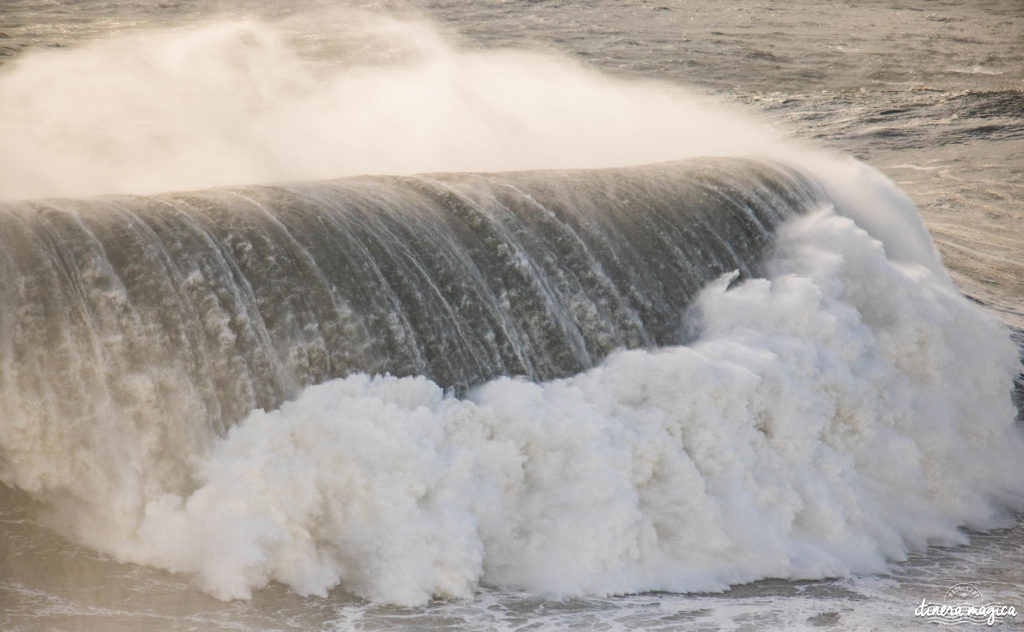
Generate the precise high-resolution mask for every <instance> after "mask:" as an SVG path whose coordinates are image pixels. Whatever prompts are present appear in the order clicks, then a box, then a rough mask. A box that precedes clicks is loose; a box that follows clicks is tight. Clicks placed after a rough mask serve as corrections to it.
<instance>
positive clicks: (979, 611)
mask: <svg viewBox="0 0 1024 632" xmlns="http://www.w3.org/2000/svg"><path fill="white" fill-rule="evenodd" d="M914 616H915V617H923V618H925V619H927V620H928V621H931V622H933V623H942V624H945V625H953V624H957V623H973V624H975V625H982V624H983V625H995V624H996V622H999V621H1002V620H1003V619H1007V618H1010V619H1015V618H1016V617H1017V608H1015V607H1014V606H1009V605H1006V604H1001V603H986V602H985V600H984V598H983V597H982V596H981V591H980V590H978V589H977V588H976V587H975V586H974V585H973V584H957V585H955V586H953V587H952V588H950V589H949V590H947V591H946V596H945V598H944V599H943V600H942V603H932V602H929V601H928V600H927V599H922V600H921V603H920V605H918V606H917V607H916V608H914Z"/></svg>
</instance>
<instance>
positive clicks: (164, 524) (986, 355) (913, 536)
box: [114, 209, 1024, 604]
mask: <svg viewBox="0 0 1024 632" xmlns="http://www.w3.org/2000/svg"><path fill="white" fill-rule="evenodd" d="M778 250H779V252H778V254H777V255H776V256H775V257H774V258H773V260H772V261H771V263H770V267H771V273H770V274H769V276H768V278H767V279H758V280H752V281H749V282H746V283H743V284H741V285H739V286H737V287H734V288H732V289H727V286H728V281H729V279H728V278H724V279H722V280H720V281H719V282H716V283H714V284H712V285H711V286H710V287H708V288H707V289H706V290H705V291H704V292H703V293H702V295H701V297H700V299H699V300H698V302H697V305H696V307H697V309H698V310H699V311H700V314H701V316H700V319H699V323H700V325H699V326H700V329H701V333H700V335H699V337H698V338H697V339H696V340H695V341H694V342H693V343H691V344H689V345H687V346H678V347H671V348H664V349H659V350H656V351H625V352H620V353H616V354H614V355H613V356H611V357H610V358H609V359H608V360H606V361H605V362H604V363H603V364H602V365H601V366H599V367H596V368H594V369H592V370H590V371H587V372H585V373H582V374H580V375H577V376H574V377H572V378H569V379H565V380H558V381H554V382H549V383H544V384H533V383H529V382H524V381H520V380H515V379H508V378H502V379H498V380H494V381H492V382H489V383H487V384H485V385H483V386H481V387H480V388H478V389H476V390H475V391H474V392H472V393H471V394H470V395H469V396H468V397H466V398H464V399H457V398H454V397H446V396H445V395H444V393H443V392H442V390H441V389H440V388H439V387H438V386H437V385H435V384H433V383H431V382H430V381H429V380H427V379H424V378H412V377H409V378H394V377H369V376H366V375H355V376H351V377H349V378H346V379H342V380H335V381H331V382H328V383H326V384H322V385H319V386H314V387H311V388H309V389H307V390H306V391H305V392H303V394H302V395H301V396H299V398H298V399H297V400H295V401H293V402H289V403H287V404H285V405H284V406H282V407H281V409H280V410H276V411H271V412H263V411H256V412H254V413H253V414H251V415H249V416H248V417H247V418H246V419H245V420H244V421H242V423H240V424H239V425H238V426H237V427H235V428H233V429H232V430H231V431H230V432H229V433H228V434H227V436H226V437H225V438H223V439H222V440H219V441H218V442H217V443H216V445H215V446H214V447H213V448H212V449H211V451H210V452H209V453H208V454H207V455H206V456H205V457H204V458H203V459H202V460H201V462H200V463H199V464H198V465H197V468H196V476H197V480H198V481H199V487H198V489H197V490H196V491H195V492H193V493H191V494H189V495H187V496H185V497H181V496H177V495H168V496H165V497H162V498H160V499H156V500H154V501H152V502H151V503H149V504H148V505H147V507H146V512H145V513H146V515H145V518H144V520H143V521H142V522H141V524H140V526H139V529H138V531H137V532H136V533H135V534H134V537H132V538H131V539H129V540H127V541H125V542H123V543H121V544H120V545H118V546H117V547H115V549H114V550H115V551H116V552H117V554H118V555H119V556H121V557H122V558H124V559H129V560H133V561H139V562H143V563H147V564H154V565H158V566H162V567H165V568H168V569H170V570H173V571H182V572H189V573H195V574H196V575H197V576H198V577H199V581H200V582H201V583H202V585H203V586H204V587H205V588H206V589H207V590H209V591H211V592H212V593H213V594H215V595H217V596H219V597H222V598H233V597H248V596H249V595H250V591H251V590H252V589H253V588H255V587H260V586H263V585H265V584H266V583H267V582H268V581H279V582H283V583H285V584H287V585H289V586H290V587H292V588H293V589H294V590H296V591H298V592H300V593H302V594H319V595H324V594H326V591H327V590H329V589H330V588H332V587H334V586H336V585H338V584H341V585H342V586H343V587H344V588H345V589H346V590H349V591H352V592H354V593H356V594H358V595H360V596H363V597H366V598H368V599H373V600H381V601H387V602H393V603H401V604H419V603H424V602H426V601H427V600H428V599H430V598H431V597H432V596H457V597H469V596H471V595H472V594H473V590H474V588H475V587H476V586H477V585H478V584H480V583H484V584H488V585H491V586H499V587H505V588H513V587H514V588H522V589H526V590H530V591H536V592H539V593H541V594H547V595H554V596H568V595H585V594H608V593H627V592H637V591H648V590H668V591H707V590H721V589H724V588H726V587H727V586H728V585H730V584H735V583H740V582H747V581H751V580H754V579H759V578H762V577H783V578H820V577H827V576H842V575H846V574H849V573H854V572H872V571H881V570H884V568H885V563H886V561H887V560H893V559H902V558H904V557H905V556H906V554H907V552H908V550H910V549H912V548H920V547H922V546H924V545H925V544H928V543H931V544H936V543H945V544H953V543H962V542H963V541H964V537H963V535H962V534H961V533H960V532H959V531H958V530H957V526H959V525H965V524H967V525H971V526H974V527H979V528H984V527H992V526H994V525H997V524H999V523H1000V520H1001V519H1005V515H1004V514H1003V512H1002V511H1001V509H1000V507H1001V506H1004V505H1005V503H1007V502H1011V501H1012V502H1019V500H1020V494H1021V493H1022V491H1024V490H1022V485H1021V481H1022V480H1024V466H1022V461H1021V459H1020V455H1021V453H1022V449H1024V443H1022V441H1021V435H1020V431H1019V429H1018V428H1015V427H1014V424H1013V421H1012V420H1013V418H1014V411H1013V409H1012V406H1011V405H1010V402H1009V398H1008V396H1007V387H1006V384H1007V383H1008V380H1012V378H1013V375H1014V374H1015V371H1016V363H1017V360H1016V356H1015V353H1014V349H1013V347H1012V345H1009V344H1007V342H1006V337H1005V334H1004V332H1003V331H1002V329H1001V327H1000V325H999V324H998V323H997V322H995V321H994V319H992V318H991V317H988V316H987V315H985V314H983V313H981V312H979V311H978V310H977V309H976V308H974V307H972V306H970V305H969V304H968V303H967V302H966V301H964V299H963V298H962V297H960V296H958V295H957V294H956V292H955V291H953V290H952V289H951V288H950V287H949V286H948V284H946V283H944V282H940V281H939V280H937V279H935V277H934V276H933V275H932V274H931V273H930V272H929V271H928V270H927V269H926V268H924V267H923V266H920V265H914V264H894V263H892V262H891V261H889V260H887V259H886V257H885V254H884V252H883V250H882V248H881V246H880V244H879V242H878V241H877V240H874V239H872V238H871V237H870V236H869V235H868V234H867V233H865V232H864V231H863V230H861V229H859V228H858V227H857V226H856V225H855V224H854V223H853V222H851V221H850V220H849V219H847V218H843V217H839V216H836V215H835V214H834V213H832V212H831V211H830V210H829V209H822V210H821V211H819V212H817V213H814V214H813V215H811V216H809V217H806V218H802V219H800V220H796V221H794V222H793V223H791V224H789V225H787V226H786V228H785V229H784V231H783V233H782V235H780V237H779V244H778ZM965 332H971V333H970V334H965Z"/></svg>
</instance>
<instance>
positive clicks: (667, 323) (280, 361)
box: [0, 160, 822, 496]
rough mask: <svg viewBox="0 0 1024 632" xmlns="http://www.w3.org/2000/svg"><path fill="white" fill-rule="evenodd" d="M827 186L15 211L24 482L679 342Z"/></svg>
mask: <svg viewBox="0 0 1024 632" xmlns="http://www.w3.org/2000/svg"><path fill="white" fill-rule="evenodd" d="M821 195H822V194H821V192H820V191H819V190H818V189H817V188H816V187H815V186H814V185H813V184H811V183H810V182H809V181H808V180H807V179H806V178H802V177H799V176H798V175H797V174H796V172H795V171H792V170H789V169H785V168H782V167H779V166H772V165H769V164H767V163H758V162H753V161H741V160H731V161H729V160H703V161H691V162H683V163H676V164H666V165H658V166H650V167H643V168H632V169H612V170H596V171H564V172H524V173H510V174H502V175H465V174H463V175H434V176H420V177H366V178H355V179H345V180H338V181H332V182H325V183H309V184H292V185H282V186H275V187H251V188H240V189H223V190H210V191H205V192H199V193H182V194H165V195H158V196H154V197H105V198H95V199H86V200H47V201H37V202H23V203H20V202H11V203H6V204H4V205H3V206H2V207H0V218H2V220H0V221H2V222H3V231H2V233H3V235H4V239H5V243H4V247H3V249H2V252H3V255H2V256H3V259H2V268H0V270H2V274H3V284H2V287H3V288H4V296H3V304H4V306H5V310H4V312H3V320H2V331H3V332H4V341H5V344H4V348H3V365H4V366H5V367H6V370H5V372H4V375H3V383H2V387H0V388H2V399H3V406H4V409H5V410H6V411H7V416H8V418H10V419H14V420H17V422H16V423H17V425H18V427H19V428H21V429H23V430H24V432H26V433H28V435H29V437H31V438H33V439H37V440H42V438H43V437H44V436H45V437H47V442H48V443H49V444H50V448H51V449H52V450H53V452H52V454H43V455H38V454H37V453H36V444H35V442H34V441H26V439H27V438H29V437H25V436H21V435H20V434H14V435H12V434H6V435H5V440H4V441H3V449H4V453H3V455H4V457H5V458H4V459H3V462H4V463H5V464H6V465H7V467H6V468H5V469H6V471H5V473H4V478H5V479H6V480H8V481H11V480H13V481H14V482H15V483H16V484H17V485H19V486H21V487H24V488H26V489H30V490H37V491H41V490H43V489H46V488H54V487H56V488H58V489H60V488H68V489H75V488H76V486H78V483H77V482H76V479H77V477H78V474H79V473H78V472H76V471H74V469H73V468H71V467H69V468H68V469H67V471H66V472H64V473H63V475H62V476H56V477H53V476H51V474H52V473H48V474H47V477H40V475H39V474H38V472H45V471H47V470H48V468H44V467H37V468H19V467H17V464H19V463H20V462H21V461H22V460H24V459H26V458H29V459H31V458H35V457H37V456H42V458H45V459H47V460H49V459H50V458H52V457H54V456H55V455H57V454H61V453H65V452H71V451H73V450H74V449H75V446H76V445H79V444H80V443H81V442H85V443H86V444H89V443H91V442H94V441H103V440H106V437H105V435H106V432H99V433H98V432H97V429H99V428H105V429H106V431H108V432H110V433H111V434H112V435H116V434H119V433H121V432H123V429H119V427H118V425H119V424H128V425H130V426H132V427H133V428H132V434H133V435H137V436H140V437H148V439H147V441H150V442H152V444H153V445H152V449H153V450H154V451H157V450H159V451H161V452H168V453H169V454H170V456H171V457H172V458H171V459H170V460H168V459H167V458H166V457H161V456H160V455H159V454H138V453H136V454H133V455H131V456H132V459H139V461H138V463H136V468H137V469H141V470H143V471H147V470H149V469H150V467H151V465H150V464H151V463H154V462H155V463H165V464H167V463H168V462H169V463H170V465H168V467H170V468H171V471H167V472H164V473H162V474H161V475H160V476H159V477H158V478H159V479H160V481H162V482H161V483H159V485H166V482H165V481H166V480H167V479H168V478H170V479H171V480H174V478H175V477H174V472H175V471H177V469H176V467H172V466H173V465H174V464H175V462H176V461H177V460H179V459H180V458H181V457H180V455H184V454H189V453H192V452H194V451H195V450H197V449H199V448H200V445H199V444H196V443H195V442H196V441H200V442H201V441H203V440H206V439H207V438H208V436H209V431H208V430H207V428H206V427H207V426H209V427H210V428H212V429H213V430H214V431H222V430H223V429H224V428H226V427H227V426H229V425H231V424H232V423H234V422H236V421H238V420H239V419H241V418H242V417H243V416H244V415H245V414H246V413H248V412H249V411H250V410H252V409H254V408H265V409H269V408H274V407H276V406H278V405H279V404H280V403H281V402H282V401H283V400H284V399H286V398H290V397H293V396H294V395H296V394H297V393H298V391H299V389H300V388H302V387H304V386H307V385H310V384H315V383H319V382H323V381H324V380H327V379H329V378H333V377H341V376H345V375H349V374H352V373H357V372H366V373H371V374H382V373H389V374H392V375H397V376H408V375H423V376H426V377H428V378H429V379H431V380H433V381H434V382H436V383H437V384H439V385H441V386H444V387H455V388H456V389H457V390H460V391H464V390H465V389H466V388H467V387H469V386H472V385H477V384H480V383H483V382H485V381H486V380H488V379H491V378H494V377H497V376H499V375H521V376H525V377H527V378H529V379H531V380H549V379H552V378H556V377H564V376H567V375H570V374H573V373H576V372H579V371H581V370H583V369H585V368H589V367H591V366H593V365H594V364H595V363H596V362H598V361H600V360H601V359H603V358H604V357H605V356H606V355H607V354H608V353H610V352H611V351H612V350H613V349H617V348H621V347H627V348H636V347H651V346H656V345H668V344H678V343H679V342H680V340H681V336H682V334H683V331H682V320H681V314H682V312H683V310H684V309H685V308H686V306H687V305H688V304H689V303H690V301H691V300H692V299H693V298H694V296H696V294H697V292H698V291H699V290H700V288H701V287H703V286H704V285H705V284H706V283H707V282H708V281H710V280H712V279H714V278H715V277H717V276H719V275H721V274H723V273H725V272H729V271H731V270H739V271H740V272H741V273H742V274H743V275H745V276H755V275H757V274H759V266H760V262H761V259H762V256H763V253H764V251H765V249H766V248H768V247H769V246H770V244H771V235H772V232H773V230H774V228H775V227H776V226H777V225H778V224H779V222H780V221H782V220H783V219H785V218H786V217H789V216H791V215H793V214H794V213H800V212H803V211H805V210H807V209H808V208H811V207H813V206H814V205H815V204H819V203H820V202H818V200H819V198H820V197H821ZM197 425H199V426H201V427H200V428H198V429H194V430H193V431H191V432H182V428H188V427H195V426H197ZM169 445H170V446H172V447H169ZM26 446H27V447H26ZM132 459H128V461H129V462H130V461H131V460H132ZM115 462H117V463H119V464H121V465H119V466H118V467H123V465H124V463H125V462H126V461H125V459H123V458H118V459H115ZM12 465H13V466H14V468H13V471H12ZM50 467H52V465H51V466H50ZM89 467H109V464H105V463H97V464H94V465H90V466H89ZM118 477H119V475H118V474H117V473H116V472H108V473H107V474H106V475H105V476H103V477H102V478H113V479H116V478H118ZM184 483H185V481H178V484H179V485H181V484H184ZM85 495H86V496H90V495H91V493H89V494H85Z"/></svg>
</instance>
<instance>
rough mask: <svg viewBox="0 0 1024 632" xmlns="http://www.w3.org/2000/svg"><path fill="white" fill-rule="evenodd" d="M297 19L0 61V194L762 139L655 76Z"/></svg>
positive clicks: (348, 19) (603, 162)
mask: <svg viewBox="0 0 1024 632" xmlns="http://www.w3.org/2000/svg"><path fill="white" fill-rule="evenodd" d="M297 19H298V18H294V17H293V18H292V21H287V20H286V21H279V22H271V21H258V20H225V21H220V22H214V23H205V24H199V25H192V26H178V27H174V28H166V29H162V30H152V31H147V32H141V33H138V32H136V33H130V34H127V35H121V36H111V37H109V38H106V39H101V40H96V41H93V42H90V43H84V44H81V45H79V46H75V47H71V48H67V49H59V50H52V51H45V52H35V53H30V54H26V55H25V56H23V57H21V58H19V59H18V60H16V61H15V62H14V63H13V64H10V65H9V66H8V67H5V68H3V69H0V111H2V112H3V113H4V116H3V117H0V139H2V142H3V145H4V148H5V150H4V152H3V155H2V156H0V196H2V197H7V198H27V197H41V196H57V195H59V196H78V195H86V194H96V193H155V192H160V191H166V190H179V189H194V188H203V187H210V186H218V185H228V184H256V183H266V182H279V181H292V180H310V179H323V178H332V177H339V176H344V175H355V174H363V173H413V172H424V171H466V170H474V171H479V170H510V169H524V168H547V167H603V166H617V165H629V164H640V163H646V162H654V161H660V160H669V159H679V158H685V157H689V156H694V155H709V154H711V155H736V154H742V155H749V154H752V153H757V152H758V151H759V149H763V148H764V147H766V146H768V145H769V144H770V137H771V135H770V134H769V133H767V132H766V131H765V130H764V129H761V128H758V127H757V126H756V125H753V124H751V123H748V122H745V121H743V120H742V119H741V118H738V117H737V115H735V113H726V112H722V111H720V110H721V107H722V106H718V105H711V104H708V103H704V102H701V101H699V100H698V99H696V98H694V97H692V96H691V95H688V94H687V93H686V92H685V91H683V90H681V89H679V88H675V87H668V86H666V85H664V84H655V83H641V82H627V81H624V80H615V79H611V78H608V77H605V76H602V75H600V74H598V73H596V72H594V71H590V70H586V69H584V68H582V67H581V66H579V65H577V64H574V63H572V62H570V61H568V60H567V59H565V58H561V57H557V56H552V55H546V54H541V53H536V52H526V51H513V50H492V51H481V50H468V49H465V48H460V47H459V46H457V45H455V44H452V43H449V42H448V41H446V39H445V38H444V37H443V36H442V35H441V34H440V32H439V31H438V30H437V29H436V28H435V27H434V26H433V25H431V24H429V23H426V22H423V21H416V20H413V19H411V18H396V17H389V16H384V15H380V14H371V13H366V12H359V11H353V10H345V9H340V8H339V9H337V10H333V11H331V12H330V16H329V19H326V18H324V19H321V20H319V24H317V18H316V17H309V18H307V19H305V20H303V21H302V22H301V24H299V25H296V23H295V20H297ZM328 28H330V29H334V30H333V31H331V32H330V33H327V32H326V29H328ZM297 29H304V30H297ZM311 29H312V30H311ZM316 29H320V30H319V31H317V30H316ZM310 42H313V44H311V43H310Z"/></svg>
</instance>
